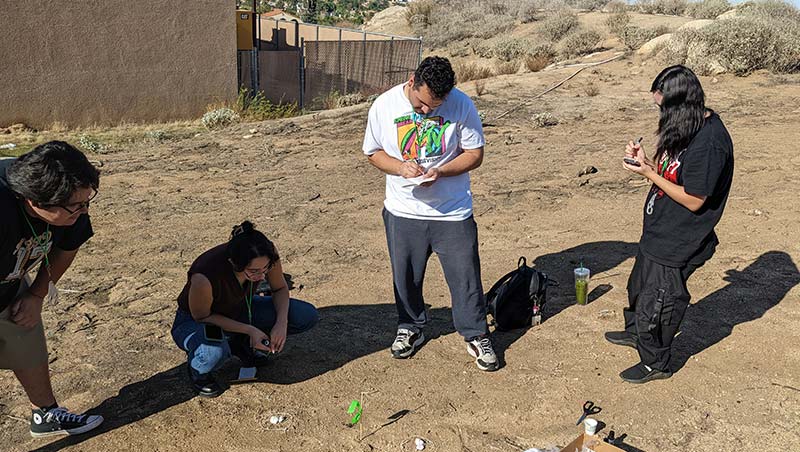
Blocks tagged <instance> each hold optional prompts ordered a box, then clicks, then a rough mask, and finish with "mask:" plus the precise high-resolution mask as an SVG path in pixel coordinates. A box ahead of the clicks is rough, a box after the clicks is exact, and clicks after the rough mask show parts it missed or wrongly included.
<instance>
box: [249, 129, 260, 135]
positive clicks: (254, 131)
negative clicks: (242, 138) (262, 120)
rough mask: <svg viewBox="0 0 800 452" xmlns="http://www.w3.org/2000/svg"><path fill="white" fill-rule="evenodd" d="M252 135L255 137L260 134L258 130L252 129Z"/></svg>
mask: <svg viewBox="0 0 800 452" xmlns="http://www.w3.org/2000/svg"><path fill="white" fill-rule="evenodd" d="M250 133H252V134H253V135H255V134H257V133H258V129H250Z"/></svg>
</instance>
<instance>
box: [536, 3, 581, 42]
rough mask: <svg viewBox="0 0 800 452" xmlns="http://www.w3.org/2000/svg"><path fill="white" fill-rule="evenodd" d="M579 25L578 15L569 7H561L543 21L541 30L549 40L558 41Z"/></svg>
mask: <svg viewBox="0 0 800 452" xmlns="http://www.w3.org/2000/svg"><path fill="white" fill-rule="evenodd" d="M577 26H578V16H577V15H576V14H575V13H574V12H572V11H570V10H569V9H559V10H556V11H553V12H552V13H550V15H548V16H547V18H546V19H545V20H543V21H542V24H541V27H540V28H539V31H540V33H541V34H542V35H543V36H544V37H545V38H546V39H547V40H548V41H550V42H558V41H559V40H560V39H561V38H562V37H563V36H565V35H566V34H567V33H569V32H570V31H572V29H573V28H575V27H577Z"/></svg>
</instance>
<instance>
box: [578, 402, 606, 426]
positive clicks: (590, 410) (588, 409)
mask: <svg viewBox="0 0 800 452" xmlns="http://www.w3.org/2000/svg"><path fill="white" fill-rule="evenodd" d="M601 411H603V409H602V408H600V407H599V406H595V405H594V402H592V401H591V400H587V401H586V403H584V404H583V415H581V417H580V418H579V419H578V422H576V423H575V425H581V422H583V420H584V419H586V416H589V415H591V414H597V413H599V412H601Z"/></svg>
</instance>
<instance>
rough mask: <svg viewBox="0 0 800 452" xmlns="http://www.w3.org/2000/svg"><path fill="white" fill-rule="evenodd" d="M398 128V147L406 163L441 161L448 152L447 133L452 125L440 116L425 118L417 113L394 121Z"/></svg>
mask: <svg viewBox="0 0 800 452" xmlns="http://www.w3.org/2000/svg"><path fill="white" fill-rule="evenodd" d="M394 123H395V125H396V126H397V145H398V146H399V148H400V154H401V155H402V156H403V160H404V161H408V160H414V161H416V162H417V163H418V164H424V163H430V162H434V161H436V160H439V159H440V158H441V157H442V156H443V155H444V154H445V153H446V152H447V149H446V148H447V144H446V138H445V132H447V129H448V128H449V127H450V126H451V125H452V123H450V122H449V121H445V120H444V118H442V117H440V116H432V117H429V118H426V117H423V116H422V115H419V114H417V113H410V114H407V115H403V116H401V117H399V118H397V119H395V120H394Z"/></svg>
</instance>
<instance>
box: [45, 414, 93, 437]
mask: <svg viewBox="0 0 800 452" xmlns="http://www.w3.org/2000/svg"><path fill="white" fill-rule="evenodd" d="M102 423H103V416H98V418H97V419H95V421H94V422H91V423H89V424H86V425H84V426H83V427H78V428H73V429H70V430H56V431H53V432H42V433H38V432H31V436H32V437H34V438H42V437H45V436H72V435H80V434H81V433H86V432H88V431H89V430H94V429H95V428H96V427H97V426H98V425H100V424H102Z"/></svg>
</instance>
